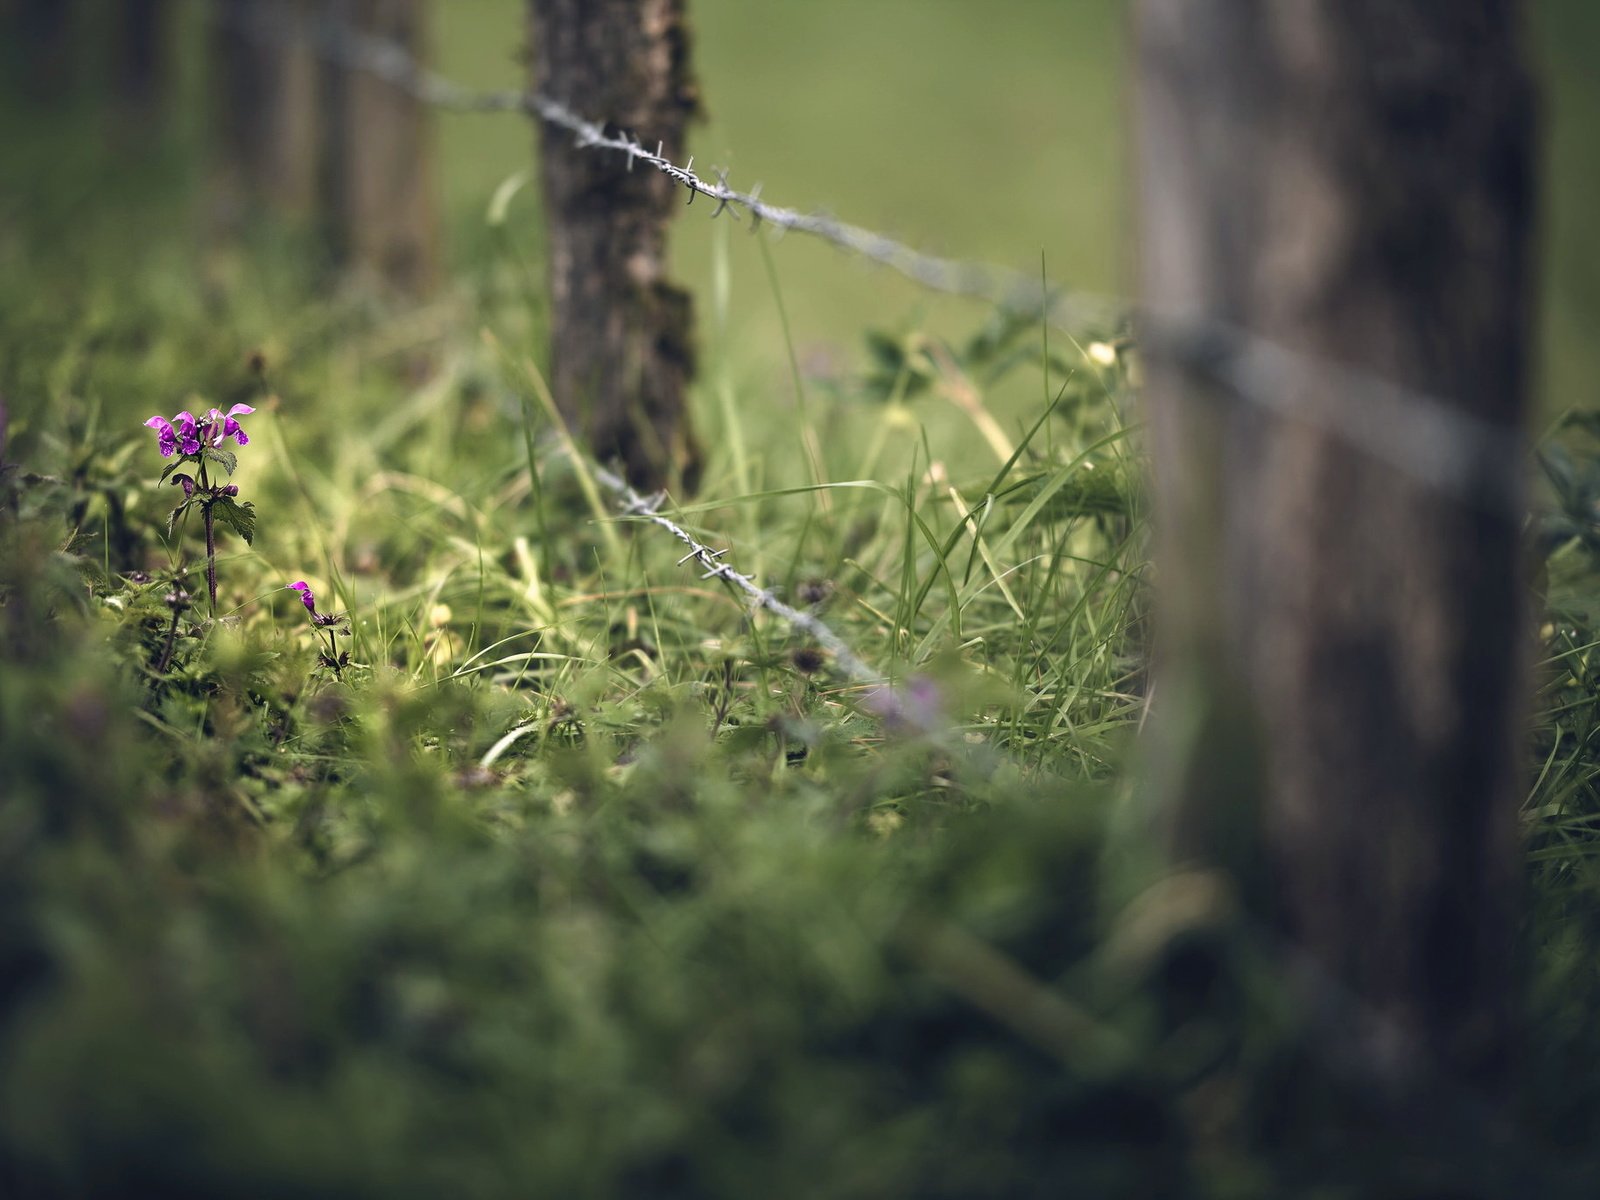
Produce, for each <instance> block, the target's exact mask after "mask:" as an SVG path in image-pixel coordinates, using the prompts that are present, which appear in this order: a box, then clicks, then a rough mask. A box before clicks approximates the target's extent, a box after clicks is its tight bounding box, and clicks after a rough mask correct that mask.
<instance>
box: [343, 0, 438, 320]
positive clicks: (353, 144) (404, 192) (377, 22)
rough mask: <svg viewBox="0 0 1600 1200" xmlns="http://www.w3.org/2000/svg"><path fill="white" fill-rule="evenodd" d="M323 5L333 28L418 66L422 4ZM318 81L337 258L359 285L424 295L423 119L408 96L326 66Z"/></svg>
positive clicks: (430, 272)
mask: <svg viewBox="0 0 1600 1200" xmlns="http://www.w3.org/2000/svg"><path fill="white" fill-rule="evenodd" d="M323 2H324V4H326V5H328V6H329V13H330V15H331V17H332V22H331V23H332V25H333V27H334V28H336V29H348V30H353V31H354V32H355V33H357V34H358V35H364V36H368V37H375V38H382V39H384V40H386V41H389V42H392V43H394V44H395V45H396V46H398V47H401V48H403V49H404V50H405V52H406V53H407V54H409V55H410V56H411V57H412V59H414V60H416V61H418V62H425V61H426V59H427V54H426V43H427V38H428V33H427V16H428V5H427V3H426V0H323ZM325 79H326V80H327V83H328V86H327V94H326V95H325V97H324V139H325V140H324V154H325V155H326V157H325V159H324V162H325V163H326V164H327V174H328V184H329V186H330V188H331V200H330V207H331V210H332V215H333V218H334V238H335V241H336V243H337V251H338V254H339V256H340V258H341V259H342V260H343V261H344V262H345V264H346V265H347V266H348V267H349V268H351V269H352V270H354V271H355V272H356V273H357V274H358V275H360V276H364V277H365V278H367V279H368V280H369V281H373V282H377V283H379V284H381V285H382V286H384V287H386V288H388V289H390V290H392V291H394V292H396V293H398V294H401V295H406V296H412V297H418V296H422V295H425V294H427V293H428V292H429V291H430V290H431V289H432V288H433V287H434V285H435V284H436V282H437V280H438V274H439V222H438V211H437V200H436V197H435V194H434V178H433V153H432V149H431V145H430V139H429V121H430V117H429V114H428V112H427V110H426V108H425V106H424V105H423V104H422V102H421V101H420V100H418V99H417V97H416V96H415V95H413V94H411V93H409V92H407V91H405V90H403V89H402V88H399V87H396V86H395V85H394V83H392V82H390V81H387V80H384V79H381V78H379V77H377V76H376V75H374V74H372V73H371V72H367V71H359V70H353V69H351V68H350V66H349V65H348V63H345V62H340V61H337V60H335V61H332V62H330V64H329V65H328V67H327V69H326V73H325Z"/></svg>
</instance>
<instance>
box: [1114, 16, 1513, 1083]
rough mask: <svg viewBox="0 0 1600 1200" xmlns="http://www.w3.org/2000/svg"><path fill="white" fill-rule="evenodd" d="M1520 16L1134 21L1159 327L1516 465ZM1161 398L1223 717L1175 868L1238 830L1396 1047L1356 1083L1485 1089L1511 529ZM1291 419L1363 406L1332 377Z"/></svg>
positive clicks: (1200, 678) (1505, 883)
mask: <svg viewBox="0 0 1600 1200" xmlns="http://www.w3.org/2000/svg"><path fill="white" fill-rule="evenodd" d="M1519 8H1520V6H1519V4H1517V3H1516V2H1515V0H1292V2H1285V3H1279V2H1277V0H1140V3H1139V5H1138V9H1137V14H1138V15H1137V22H1138V33H1137V39H1138V64H1137V66H1138V79H1139V109H1140V113H1139V124H1138V137H1139V146H1138V162H1139V169H1140V175H1141V179H1140V205H1141V212H1140V218H1141V258H1142V262H1141V272H1142V283H1143V289H1144V293H1145V300H1146V303H1147V305H1148V306H1149V307H1150V308H1151V310H1152V311H1154V312H1156V313H1164V314H1179V315H1182V316H1185V317H1188V316H1204V317H1207V318H1217V319H1220V320H1221V321H1224V322H1228V323H1229V324H1231V325H1233V326H1237V327H1242V328H1243V329H1246V330H1248V331H1250V332H1251V333H1254V334H1258V335H1261V336H1263V337H1265V338H1267V339H1270V340H1271V341H1273V342H1275V343H1277V344H1280V345H1282V346H1284V347H1287V348H1289V349H1290V350H1293V351H1296V352H1300V353H1302V354H1304V355H1307V356H1314V357H1315V358H1316V359H1318V360H1322V361H1327V362H1332V363H1338V364H1343V365H1346V366H1352V367H1357V368H1361V369H1364V370H1366V371H1368V372H1371V373H1372V374H1375V375H1378V376H1381V377H1384V378H1386V379H1389V380H1393V381H1395V382H1398V383H1400V384H1402V385H1404V386H1406V387H1408V388H1411V389H1415V390H1418V391H1421V392H1426V393H1430V394H1433V395H1436V396H1438V397H1441V398H1443V399H1444V400H1445V401H1446V402H1447V403H1448V404H1449V405H1451V406H1453V407H1455V408H1456V409H1458V410H1460V411H1462V412H1465V413H1469V414H1472V415H1473V416H1475V417H1479V418H1483V419H1484V420H1486V421H1488V422H1491V423H1492V424H1493V425H1494V426H1495V427H1497V428H1499V429H1502V430H1504V432H1505V434H1506V437H1507V442H1508V444H1512V443H1514V441H1515V439H1516V435H1517V432H1518V430H1519V429H1520V427H1521V425H1522V422H1523V419H1524V415H1525V409H1526V403H1527V396H1528V374H1529V360H1530V355H1531V352H1532V346H1531V334H1530V327H1531V320H1530V304H1531V301H1530V297H1531V294H1532V287H1531V284H1532V280H1531V272H1532V266H1533V257H1532V245H1531V240H1530V235H1531V230H1532V225H1533V215H1534V214H1533V207H1534V191H1535V189H1534V155H1535V146H1534V142H1533V138H1532V133H1533V125H1534V119H1533V103H1532V95H1531V91H1532V89H1531V86H1530V82H1529V79H1528V76H1527V74H1526V72H1525V70H1524V67H1523V65H1522V62H1521V59H1520V54H1519V47H1520V44H1521V29H1520V24H1521V22H1520V20H1519V17H1520V13H1519ZM1147 396H1148V408H1149V416H1150V426H1151V439H1152V447H1153V453H1154V458H1155V500H1156V511H1157V519H1158V532H1157V539H1158V541H1157V557H1158V563H1159V566H1160V572H1161V576H1160V577H1161V584H1162V586H1163V588H1164V592H1163V596H1162V602H1163V606H1162V610H1161V611H1162V614H1163V624H1162V627H1161V629H1162V632H1161V635H1160V636H1161V638H1162V644H1163V650H1162V659H1161V664H1160V667H1159V670H1160V672H1161V673H1162V676H1163V678H1164V680H1165V681H1166V682H1167V684H1168V686H1166V687H1165V688H1164V689H1163V691H1164V698H1165V701H1166V702H1168V705H1169V707H1174V706H1181V704H1182V702H1183V701H1182V700H1180V698H1186V699H1191V700H1192V699H1193V698H1195V697H1197V696H1202V695H1203V696H1205V697H1208V700H1206V701H1204V702H1203V704H1204V705H1205V706H1208V709H1207V710H1208V711H1210V712H1212V713H1214V714H1216V713H1220V714H1221V719H1220V720H1219V721H1214V722H1213V723H1212V724H1211V725H1209V726H1207V727H1206V728H1207V729H1208V730H1209V734H1207V735H1205V736H1202V737H1200V738H1199V739H1198V741H1199V742H1200V743H1203V744H1202V745H1200V748H1199V749H1198V750H1197V751H1196V752H1195V757H1194V758H1193V759H1192V761H1191V762H1190V764H1189V767H1188V769H1187V771H1186V772H1185V773H1179V775H1178V776H1177V777H1176V779H1175V781H1174V782H1172V783H1171V784H1170V788H1169V790H1170V792H1171V793H1174V794H1173V795H1172V796H1171V797H1170V798H1171V799H1172V800H1173V802H1174V812H1175V814H1176V818H1175V821H1174V827H1175V830H1176V837H1177V841H1178V845H1179V848H1180V852H1182V853H1185V854H1188V855H1194V856H1199V857H1211V858H1213V859H1215V858H1223V857H1226V856H1227V855H1228V853H1229V851H1228V850H1227V849H1226V848H1225V847H1224V846H1223V845H1222V844H1221V840H1219V839H1222V840H1225V839H1224V835H1223V834H1222V833H1221V832H1220V831H1221V830H1223V829H1224V827H1226V826H1228V825H1230V823H1231V824H1233V825H1235V826H1237V825H1239V824H1241V823H1242V824H1243V825H1245V826H1247V827H1248V828H1249V829H1250V830H1251V833H1252V835H1253V836H1254V837H1256V838H1258V839H1259V842H1258V843H1256V847H1257V851H1256V855H1255V857H1254V859H1253V861H1255V862H1257V863H1261V864H1264V870H1263V874H1262V882H1263V893H1262V894H1263V898H1264V899H1265V903H1266V905H1267V906H1268V907H1269V909H1270V910H1271V911H1272V913H1273V915H1274V917H1275V918H1276V919H1277V920H1278V921H1280V922H1281V927H1282V928H1283V930H1284V931H1285V932H1286V933H1287V934H1288V935H1289V937H1290V938H1292V939H1293V940H1294V941H1295V942H1297V943H1298V944H1299V945H1300V946H1301V947H1303V948H1304V950H1306V951H1307V952H1308V953H1309V956H1310V958H1311V959H1312V960H1313V961H1315V962H1316V963H1317V964H1318V965H1319V966H1320V968H1322V969H1323V970H1324V971H1326V972H1328V973H1330V974H1331V975H1332V976H1333V977H1335V978H1336V979H1338V980H1340V981H1341V984H1342V986H1346V987H1349V988H1351V989H1353V991H1354V992H1355V994H1357V995H1358V996H1359V997H1361V1000H1362V1002H1363V1004H1365V1005H1366V1006H1369V1008H1368V1011H1369V1012H1370V1013H1372V1014H1374V1015H1376V1016H1378V1017H1380V1018H1382V1021H1381V1022H1380V1024H1381V1025H1382V1026H1384V1027H1386V1028H1388V1029H1389V1030H1390V1031H1391V1032H1394V1031H1398V1033H1399V1036H1398V1037H1389V1038H1387V1039H1385V1038H1378V1037H1364V1038H1362V1039H1359V1040H1360V1042H1361V1045H1360V1046H1359V1052H1360V1054H1361V1055H1362V1056H1363V1059H1364V1063H1365V1065H1366V1066H1367V1067H1369V1068H1375V1069H1376V1070H1377V1071H1378V1073H1379V1074H1381V1075H1382V1074H1386V1075H1388V1076H1391V1077H1393V1078H1396V1079H1400V1078H1403V1077H1404V1076H1406V1075H1407V1074H1408V1073H1409V1071H1410V1065H1415V1064H1416V1063H1425V1064H1431V1065H1433V1066H1440V1065H1442V1066H1444V1067H1447V1068H1448V1069H1450V1070H1451V1071H1452V1072H1454V1073H1456V1074H1458V1075H1465V1076H1470V1077H1474V1078H1477V1079H1480V1080H1485V1081H1488V1080H1492V1079H1493V1078H1494V1077H1496V1075H1497V1074H1498V1073H1499V1072H1500V1071H1501V1069H1503V1067H1504V1066H1505V1056H1506V1050H1507V1044H1508V1043H1507V1035H1508V1021H1509V1017H1508V1013H1509V1007H1510V990H1511V983H1510V976H1509V969H1510V966H1511V941H1512V932H1513V918H1514V906H1515V892H1516V883H1515V881H1516V870H1517V862H1518V848H1517V832H1516V812H1517V802H1518V787H1517V785H1518V782H1519V778H1520V770H1519V768H1520V766H1521V746H1520V742H1519V739H1518V737H1517V733H1516V731H1517V727H1518V724H1519V718H1520V715H1521V711H1522V710H1521V699H1522V684H1523V677H1522V665H1523V641H1522V618H1523V609H1522V601H1521V596H1522V583H1521V572H1520V566H1521V562H1520V547H1519V538H1518V527H1517V522H1516V520H1515V519H1514V517H1512V516H1511V515H1508V514H1505V513H1499V514H1496V513H1493V512H1490V511H1487V510H1486V509H1484V508H1481V507H1479V508H1475V507H1473V506H1471V505H1467V504H1463V503H1462V502H1461V501H1460V499H1459V498H1452V497H1450V496H1447V495H1444V494H1441V493H1440V492H1439V491H1437V490H1434V489H1432V488H1430V487H1429V486H1427V485H1426V484H1423V483H1420V482H1419V481H1418V480H1417V479H1416V478H1414V477H1412V476H1410V475H1408V474H1407V472H1405V471H1403V470H1398V469H1395V468H1394V467H1392V466H1386V465H1383V464H1381V463H1379V462H1377V461H1375V460H1374V459H1372V458H1371V457H1369V456H1366V455H1363V454H1362V453H1361V452H1360V451H1359V450H1357V449H1355V448H1353V447H1352V446H1351V445H1349V444H1347V443H1346V442H1344V441H1341V440H1340V439H1339V438H1338V437H1336V436H1334V435H1332V434H1330V433H1328V432H1326V431H1325V430H1326V429H1327V426H1326V425H1320V424H1318V423H1313V422H1301V421H1295V420H1290V419H1287V418H1284V417H1274V416H1272V415H1270V414H1269V413H1268V412H1267V411H1266V410H1265V409H1264V408H1262V407H1259V406H1255V405H1252V404H1249V403H1245V402H1241V401H1239V400H1237V399H1226V398H1222V397H1220V396H1219V395H1217V394H1216V393H1215V392H1213V391H1211V389H1209V388H1208V386H1207V384H1206V383H1205V381H1204V380H1202V379H1200V378H1198V377H1196V376H1195V375H1194V374H1192V373H1189V372H1187V371H1185V370H1184V369H1182V368H1181V367H1179V366H1177V365H1175V364H1173V363H1171V362H1163V361H1160V360H1159V359H1158V360H1156V361H1152V363H1151V364H1150V370H1149V375H1148V388H1147ZM1297 400H1298V401H1299V402H1303V403H1305V404H1309V405H1313V406H1327V407H1328V409H1329V410H1331V409H1332V408H1333V406H1338V405H1341V404H1345V403H1347V402H1348V401H1349V397H1348V395H1346V394H1342V393H1341V390H1340V385H1339V383H1338V382H1337V381H1335V380H1333V379H1331V378H1329V379H1326V380H1324V381H1323V382H1321V383H1320V384H1313V385H1308V386H1307V389H1306V394H1304V395H1301V396H1299V397H1297ZM1192 715H1193V714H1192V713H1191V714H1188V717H1189V718H1192ZM1168 716H1169V718H1171V719H1172V720H1174V721H1178V722H1181V721H1182V720H1184V719H1188V718H1186V717H1185V716H1184V714H1178V713H1169V714H1168ZM1212 735H1215V736H1212ZM1232 753H1239V754H1247V755H1248V757H1249V762H1248V763H1246V762H1243V761H1242V760H1235V761H1232V762H1228V761H1222V760H1223V759H1225V758H1226V756H1227V755H1228V754H1232ZM1208 756H1209V757H1208ZM1247 857H1249V854H1248V853H1247ZM1408 1064H1409V1065H1408Z"/></svg>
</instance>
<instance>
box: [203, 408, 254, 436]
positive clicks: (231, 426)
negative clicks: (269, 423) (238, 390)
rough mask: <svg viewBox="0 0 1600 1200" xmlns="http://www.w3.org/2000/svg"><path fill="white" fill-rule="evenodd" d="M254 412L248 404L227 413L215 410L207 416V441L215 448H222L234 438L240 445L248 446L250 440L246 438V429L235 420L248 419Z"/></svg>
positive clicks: (231, 409)
mask: <svg viewBox="0 0 1600 1200" xmlns="http://www.w3.org/2000/svg"><path fill="white" fill-rule="evenodd" d="M253 412H255V409H253V408H251V407H250V406H249V405H248V404H235V405H234V406H233V407H232V408H230V409H229V410H228V411H227V412H225V413H224V412H219V411H218V410H217V409H214V408H213V409H212V410H211V411H210V412H208V413H207V414H206V424H205V428H206V430H207V431H208V433H207V440H208V441H209V442H210V443H211V445H213V446H220V445H222V443H223V442H224V441H226V440H227V439H228V438H232V439H233V440H234V441H235V442H237V443H238V444H239V445H241V446H248V445H249V444H250V439H249V438H248V437H246V436H245V432H244V429H243V428H242V427H241V426H240V424H239V422H238V421H236V420H234V418H235V417H247V416H249V415H250V414H251V413H253Z"/></svg>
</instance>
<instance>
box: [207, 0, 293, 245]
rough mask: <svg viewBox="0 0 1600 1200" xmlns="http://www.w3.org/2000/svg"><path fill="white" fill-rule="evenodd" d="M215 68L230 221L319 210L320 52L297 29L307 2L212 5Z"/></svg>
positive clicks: (243, 0)
mask: <svg viewBox="0 0 1600 1200" xmlns="http://www.w3.org/2000/svg"><path fill="white" fill-rule="evenodd" d="M214 3H215V9H214V12H213V25H212V58H213V62H212V66H213V71H214V74H215V76H216V90H217V92H218V106H219V108H220V109H221V114H220V120H219V121H218V127H217V136H218V138H219V141H220V145H219V147H218V150H219V154H220V157H221V159H222V163H223V179H222V186H223V193H224V205H225V208H226V210H227V213H226V215H227V217H228V221H229V223H230V224H231V223H236V222H237V221H238V220H239V219H240V218H242V217H243V216H245V215H247V214H248V213H250V212H251V211H253V210H257V209H260V208H267V209H270V210H272V211H275V212H278V213H280V214H284V215H289V216H294V217H308V216H310V215H311V214H312V213H314V212H315V210H316V207H317V151H316V129H317V94H316V73H317V66H316V56H315V51H314V49H313V48H312V46H311V45H310V44H309V42H308V41H307V40H306V39H305V38H304V37H303V36H297V29H299V28H303V23H304V22H305V21H306V20H308V18H309V15H310V0H214Z"/></svg>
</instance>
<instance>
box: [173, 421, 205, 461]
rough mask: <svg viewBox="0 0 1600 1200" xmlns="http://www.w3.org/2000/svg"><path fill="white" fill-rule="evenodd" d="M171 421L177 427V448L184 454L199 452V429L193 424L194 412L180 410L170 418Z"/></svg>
mask: <svg viewBox="0 0 1600 1200" xmlns="http://www.w3.org/2000/svg"><path fill="white" fill-rule="evenodd" d="M172 423H173V425H174V426H176V429H177V439H178V449H180V450H182V451H183V452H184V453H185V454H199V453H200V436H199V429H198V427H197V426H196V425H195V420H194V414H193V413H191V412H181V413H179V414H178V415H177V416H175V417H173V418H172Z"/></svg>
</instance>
